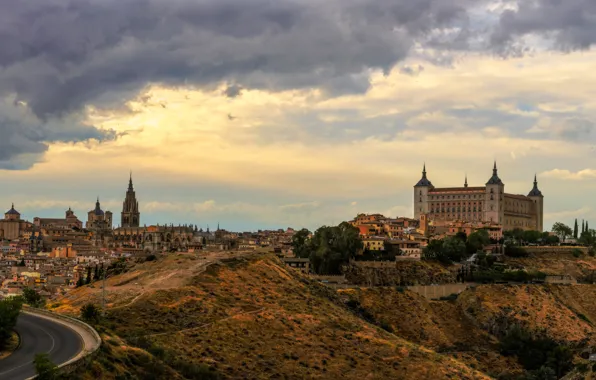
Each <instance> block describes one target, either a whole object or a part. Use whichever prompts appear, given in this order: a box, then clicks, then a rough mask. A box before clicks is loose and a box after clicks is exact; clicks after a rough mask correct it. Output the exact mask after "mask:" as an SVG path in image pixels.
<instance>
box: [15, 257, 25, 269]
mask: <svg viewBox="0 0 596 380" xmlns="http://www.w3.org/2000/svg"><path fill="white" fill-rule="evenodd" d="M17 266H18V267H24V266H25V259H21V261H19V264H18V265H17Z"/></svg>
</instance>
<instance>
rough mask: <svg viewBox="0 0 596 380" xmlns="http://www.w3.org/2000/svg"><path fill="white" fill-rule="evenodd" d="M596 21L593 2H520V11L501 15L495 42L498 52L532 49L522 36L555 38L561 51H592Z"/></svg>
mask: <svg viewBox="0 0 596 380" xmlns="http://www.w3.org/2000/svg"><path fill="white" fill-rule="evenodd" d="M595 19H596V2H594V1H593V0H565V1H562V0H535V1H526V0H518V1H517V10H506V11H504V12H503V13H502V14H501V17H500V21H499V25H498V27H497V28H496V30H495V31H494V33H493V34H492V37H491V43H492V44H493V46H494V47H495V48H496V49H498V50H501V51H504V52H513V53H514V54H522V53H524V52H525V51H526V50H527V49H528V47H526V46H523V44H521V43H520V42H519V40H518V37H520V36H525V35H531V34H539V35H543V36H544V37H547V38H552V39H553V42H554V47H555V48H558V49H561V50H578V49H588V48H590V47H591V46H593V45H594V44H595V43H596V23H595V22H594V20H595Z"/></svg>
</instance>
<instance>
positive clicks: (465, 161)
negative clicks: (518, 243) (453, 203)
mask: <svg viewBox="0 0 596 380" xmlns="http://www.w3.org/2000/svg"><path fill="white" fill-rule="evenodd" d="M595 19H596V2H594V1H593V0H565V1H562V0H523V1H522V0H519V1H516V0H503V1H493V0H418V1H411V0H325V1H323V0H278V1H275V2H271V1H269V0H167V1H166V0H46V1H43V2H40V1H37V0H19V1H18V2H15V1H13V0H0V40H1V41H3V42H2V47H1V49H0V205H2V204H3V205H4V206H3V207H4V208H5V209H7V210H8V209H9V208H10V206H11V203H12V202H14V204H15V208H16V209H17V210H19V211H20V212H21V214H22V216H23V218H26V219H29V220H32V219H33V218H34V217H35V216H42V217H60V216H62V215H63V214H64V211H65V210H66V209H67V208H68V207H71V208H72V209H73V210H74V211H75V213H76V214H77V216H79V218H80V219H81V220H86V213H87V212H88V211H89V210H91V209H93V208H94V203H95V200H96V198H97V197H99V198H100V201H101V205H102V208H103V209H104V210H110V211H112V212H113V213H114V220H115V225H116V226H117V225H118V223H119V217H120V211H121V208H122V201H123V200H124V195H125V191H126V188H127V185H128V178H129V175H130V172H131V171H132V176H133V180H134V184H135V190H136V192H137V199H138V201H139V205H140V210H141V224H147V225H150V224H155V223H160V224H163V223H174V224H184V223H192V224H196V225H198V226H200V227H202V228H206V227H207V226H209V227H210V228H215V227H216V226H217V224H218V223H219V224H220V226H221V228H226V229H230V230H257V229H266V228H287V227H290V226H291V227H294V228H301V227H307V228H310V229H314V228H317V227H318V226H321V225H331V224H337V223H339V222H341V221H343V220H349V219H351V218H353V217H354V216H355V215H356V214H357V213H361V212H364V213H377V212H378V213H383V214H385V215H386V216H391V217H396V216H407V217H411V216H412V214H413V210H412V200H413V186H414V184H415V183H416V182H417V181H418V180H419V179H420V177H421V171H422V166H423V164H424V163H426V169H427V172H428V177H429V179H430V180H431V181H432V182H433V184H434V185H435V186H438V187H452V186H461V185H463V182H464V178H465V176H466V175H467V177H468V182H469V184H470V186H482V185H484V183H486V181H487V180H488V179H489V178H490V176H491V175H492V166H493V162H494V160H496V162H497V166H498V169H499V176H500V177H501V179H502V180H503V182H504V183H505V191H506V192H509V193H514V194H527V193H528V192H529V191H530V190H531V188H532V181H533V179H534V175H535V174H536V175H537V177H538V184H539V188H540V190H541V191H542V193H543V194H544V196H545V201H544V202H545V210H544V212H545V228H547V229H550V226H551V225H552V223H554V222H557V221H561V222H564V223H567V224H570V225H571V224H572V223H573V221H574V219H575V218H578V219H579V220H582V219H585V220H589V221H591V222H592V225H594V226H596V204H595V201H594V198H593V196H592V194H594V191H595V189H596V151H595V146H596V135H595V133H594V126H595V124H594V123H595V122H596V70H595V67H596V51H595V50H594V49H593V47H594V45H595V44H596V23H594V20H595ZM0 207H2V206H0Z"/></svg>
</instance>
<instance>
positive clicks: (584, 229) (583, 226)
mask: <svg viewBox="0 0 596 380" xmlns="http://www.w3.org/2000/svg"><path fill="white" fill-rule="evenodd" d="M584 231H586V227H585V222H584V220H583V219H582V234H583V233H584ZM580 236H581V235H580Z"/></svg>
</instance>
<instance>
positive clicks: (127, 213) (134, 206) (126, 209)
mask: <svg viewBox="0 0 596 380" xmlns="http://www.w3.org/2000/svg"><path fill="white" fill-rule="evenodd" d="M140 223H141V213H139V202H137V197H136V195H135V190H134V188H133V186H132V173H131V174H130V179H129V181H128V190H127V191H126V198H124V203H123V204H122V220H121V226H122V227H138V226H139V225H140Z"/></svg>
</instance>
